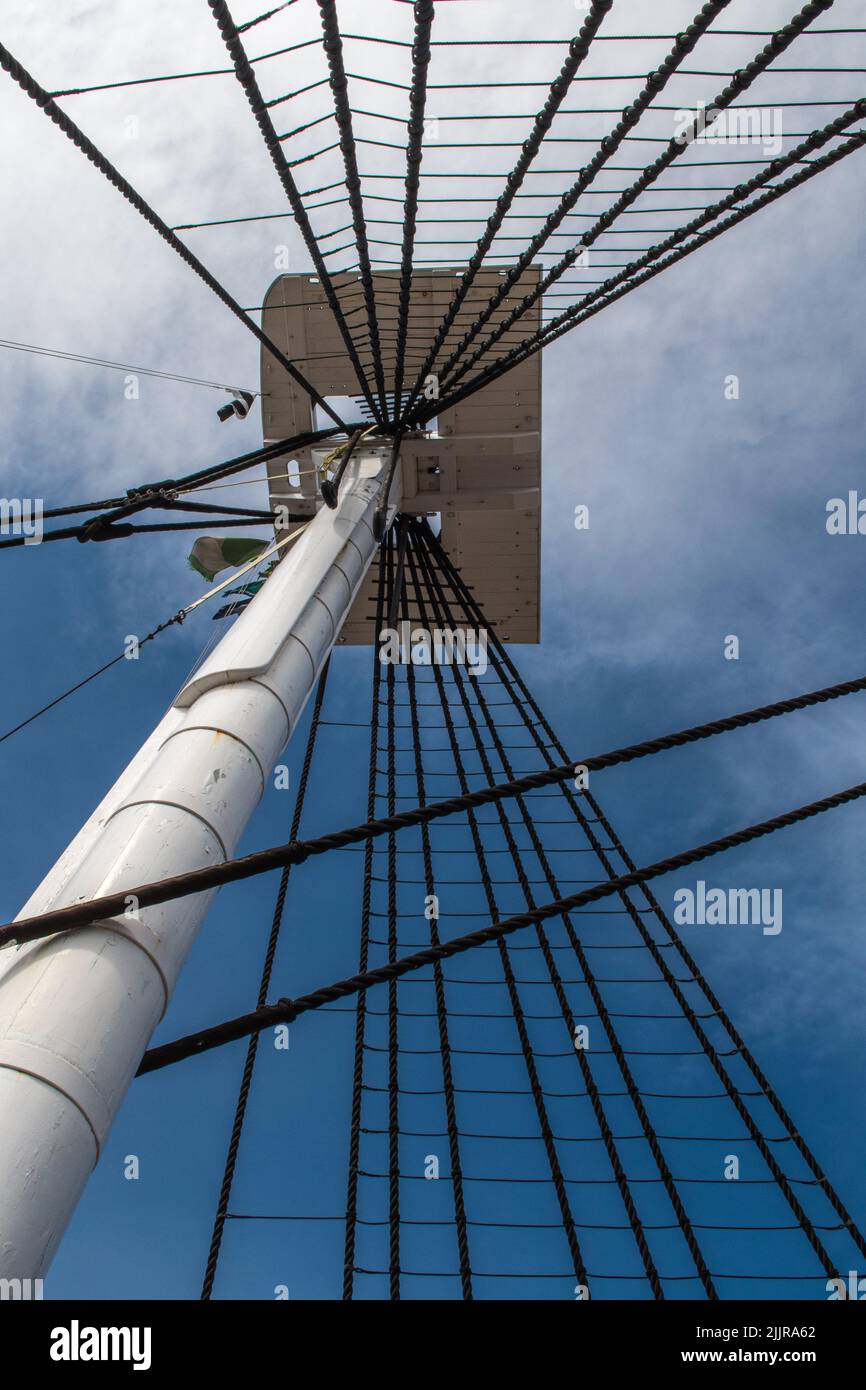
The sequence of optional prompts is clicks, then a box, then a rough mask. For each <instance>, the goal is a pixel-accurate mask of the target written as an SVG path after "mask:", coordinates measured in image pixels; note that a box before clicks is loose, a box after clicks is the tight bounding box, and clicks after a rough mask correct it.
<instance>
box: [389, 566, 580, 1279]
mask: <svg viewBox="0 0 866 1390" xmlns="http://www.w3.org/2000/svg"><path fill="white" fill-rule="evenodd" d="M418 560H419V564H420V567H421V570H422V572H423V574H424V579H425V586H426V588H427V591H428V593H429V595H430V601H431V606H432V609H433V615H434V617H435V619H436V621H437V623H438V624H440V625H441V623H442V611H443V605H444V606H445V608H446V611H447V604H445V603H444V595H443V594H442V590H441V588H438V589H437V587H436V586H435V585H434V583H433V582H431V572H430V569H429V567H428V565H427V556H426V554H425V552H424V551H423V550H419V552H418ZM416 592H417V595H418V602H419V610H420V613H421V621H422V623H424V625H425V626H427V622H426V608H425V605H424V599H423V595H422V593H421V589H420V587H419V588H418V589H417V590H416ZM453 670H454V668H453V667H452V673H453ZM433 674H434V679H435V681H436V685H437V688H438V692H439V698H440V702H441V705H442V715H443V718H444V720H445V726H446V729H447V731H448V740H449V743H450V745H451V752H452V756H453V758H454V766H455V770H456V773H457V777H458V780H459V783H460V790H461V793H465V792H467V791H468V790H469V782H468V779H467V777H466V772H465V769H464V767H463V760H462V758H461V755H460V744H459V740H458V738H457V733H456V730H455V728H454V721H453V719H452V717H451V710H450V707H449V703H448V697H447V694H446V692H445V686H444V682H443V679H442V672H441V668H440V667H439V666H438V665H437V664H436V663H434V664H433ZM467 816H468V820H469V827H470V831H471V834H472V843H473V847H474V849H475V857H476V859H477V861H478V870H479V873H480V875H481V882H482V885H483V888H484V895H485V897H486V899H487V908H488V911H489V913H490V920H491V921H493V922H496V921H498V920H499V909H498V906H497V902H496V894H495V892H494V889H493V882H492V879H491V876H490V870H489V868H488V865H487V856H486V855H485V852H484V845H483V842H482V838H481V834H480V831H479V829H478V821H477V818H476V816H475V812H474V810H473V808H472V807H468V808H467ZM496 944H497V949H498V952H499V961H500V965H501V967H502V973H503V976H504V979H505V985H506V988H507V990H508V998H509V1002H510V1005H511V1011H512V1014H513V1015H514V1022H515V1026H516V1028H517V1035H518V1038H519V1041H520V1050H521V1053H522V1054H523V1061H524V1065H525V1067H526V1074H527V1077H528V1080H529V1087H530V1091H531V1093H532V1099H533V1103H534V1105H535V1112H536V1115H537V1117H538V1125H539V1129H540V1131H541V1138H542V1142H543V1144H544V1149H545V1153H546V1155H547V1161H548V1165H549V1167H550V1176H551V1180H552V1182H553V1188H554V1191H555V1193H556V1199H557V1202H558V1204H559V1211H560V1216H561V1219H562V1227H563V1231H564V1233H565V1238H566V1241H567V1242H568V1249H569V1253H570V1255H571V1260H572V1265H573V1268H574V1273H575V1277H576V1278H577V1280H578V1282H579V1283H581V1284H584V1285H586V1286H587V1287H588V1283H589V1279H588V1275H587V1270H586V1266H585V1264H584V1260H583V1254H582V1251H581V1248H580V1243H579V1241H578V1238H577V1230H576V1227H575V1224H574V1216H573V1213H572V1210H571V1203H570V1201H569V1198H568V1192H567V1191H566V1186H565V1178H564V1175H563V1172H562V1167H561V1165H560V1162H559V1154H558V1153H557V1149H556V1141H555V1139H554V1137H553V1130H552V1128H551V1125H550V1118H549V1116H548V1113H547V1105H546V1102H545V1099H544V1092H543V1089H542V1086H541V1081H540V1078H539V1075H538V1069H537V1067H536V1064H535V1056H534V1054H533V1051H532V1044H531V1042H530V1039H529V1034H528V1032H527V1028H526V1020H525V1017H524V1012H523V1006H522V1004H521V1001H520V992H519V990H518V988H517V981H516V979H515V976H514V971H513V969H512V966H511V957H510V954H509V951H508V947H507V946H506V944H505V942H504V941H502V940H499V941H498V942H497V943H496Z"/></svg>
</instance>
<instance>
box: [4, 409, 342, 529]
mask: <svg viewBox="0 0 866 1390" xmlns="http://www.w3.org/2000/svg"><path fill="white" fill-rule="evenodd" d="M366 428H367V426H366V425H365V426H362V430H363V429H366ZM337 433H338V430H337V429H336V428H332V429H327V430H311V431H308V432H307V433H306V434H302V435H296V436H295V437H294V438H293V439H281V440H279V441H277V442H276V443H274V444H266V445H265V446H264V447H263V448H261V449H253V450H252V451H251V452H250V453H248V454H239V455H238V456H237V457H235V458H233V459H227V460H226V461H225V462H223V463H217V464H213V465H211V467H209V468H202V469H199V470H198V472H196V473H188V474H187V475H186V476H185V477H181V478H177V479H175V478H166V479H164V480H163V481H162V482H160V483H142V484H139V485H138V486H137V487H131V488H128V489H127V493H126V496H125V497H110V498H106V499H103V500H102V501H99V502H81V503H75V504H74V505H72V506H68V507H54V508H50V509H47V510H45V511H44V512H43V513H42V516H43V519H45V520H47V519H52V518H59V517H65V516H75V515H77V514H79V513H81V512H92V511H101V512H102V513H111V514H112V515H121V514H129V513H130V512H131V511H132V510H136V511H137V510H140V509H142V508H144V507H149V506H167V505H173V504H174V499H175V498H176V497H179V496H182V495H184V494H186V493H188V492H194V491H196V490H198V489H200V488H202V489H203V488H206V487H207V486H208V485H209V484H211V483H212V482H216V481H219V480H220V479H223V478H228V477H232V476H234V475H235V474H237V473H243V472H246V471H247V470H248V469H250V468H254V467H255V466H256V465H258V464H260V463H268V462H271V461H273V460H275V459H278V458H281V457H282V455H283V454H289V455H290V454H292V453H293V452H295V451H296V450H301V449H305V448H308V447H309V445H310V444H316V443H318V442H319V441H320V440H323V439H330V438H331V437H332V436H333V435H335V434H337ZM186 506H187V509H193V508H195V509H196V510H201V509H202V508H201V507H200V505H198V504H194V503H188V504H186ZM220 510H233V511H237V512H240V511H242V510H244V509H242V508H231V509H226V508H221V509H220ZM250 514H252V513H250ZM255 515H257V516H260V517H267V518H268V519H271V518H273V517H274V516H276V515H277V514H276V513H273V512H267V513H264V512H262V513H255ZM306 519H307V518H306V517H301V516H300V515H298V516H295V515H293V514H291V513H290V514H289V515H288V517H287V520H289V521H296V520H306ZM110 520H111V515H108V516H106V515H102V516H99V517H91V518H90V519H89V520H88V521H87V522H84V523H83V524H82V525H81V526H74V527H67V528H61V529H58V530H57V531H48V532H46V533H45V534H44V535H43V537H42V540H43V541H46V540H72V539H74V540H88V539H98V540H102V539H113V538H114V536H115V535H120V534H122V533H121V532H120V531H119V530H118V531H116V532H114V533H113V535H111V536H107V537H106V536H101V535H98V534H94V533H95V532H98V530H99V529H100V526H101V525H104V524H106V523H107V522H109V521H110ZM213 524H216V523H213ZM132 529H142V528H132ZM127 534H128V533H127ZM23 543H24V538H23V537H20V536H13V537H8V538H6V539H4V540H0V549H7V548H9V547H11V546H18V545H23Z"/></svg>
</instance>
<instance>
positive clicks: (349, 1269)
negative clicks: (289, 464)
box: [343, 555, 386, 1301]
mask: <svg viewBox="0 0 866 1390" xmlns="http://www.w3.org/2000/svg"><path fill="white" fill-rule="evenodd" d="M385 602H386V596H385V566H384V565H383V564H382V562H381V555H380V559H379V576H378V583H377V587H376V631H377V632H379V631H381V627H382V622H383V620H384V616H385ZM381 682H382V665H381V662H380V661H379V654H378V650H377V648H376V645H375V643H374V645H373V679H372V687H373V696H372V709H371V713H370V757H369V770H368V773H367V816H368V819H371V820H372V818H373V817H374V816H375V814H376V744H377V741H378V736H379V692H380V690H381ZM372 871H373V841H372V840H371V839H368V840H367V842H366V844H365V846H364V884H363V890H362V897H361V941H360V955H359V961H358V971H359V973H360V974H362V975H363V974H364V973H365V972H366V970H367V967H368V962H369V955H370V907H371V902H372V892H373V881H372ZM366 1010H367V1001H366V996H365V995H364V994H359V995H358V1005H357V1013H356V1018H355V1059H354V1067H353V1072H352V1110H351V1121H350V1128H349V1158H348V1176H347V1194H346V1233H345V1250H344V1257H343V1299H344V1300H346V1301H348V1300H350V1299H351V1297H352V1293H353V1285H354V1278H353V1275H354V1268H355V1242H356V1238H357V1226H358V1173H359V1169H360V1156H361V1118H362V1105H363V1091H364V1041H365V1034H366V1021H367V1012H366Z"/></svg>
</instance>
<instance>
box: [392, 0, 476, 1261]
mask: <svg viewBox="0 0 866 1390" xmlns="http://www.w3.org/2000/svg"><path fill="white" fill-rule="evenodd" d="M433 16H434V9H433V4H432V0H419V3H418V4H416V6H415V42H414V43H413V45H412V92H411V95H410V98H409V122H408V127H407V133H408V140H407V144H406V201H405V203H404V205H403V254H402V263H401V266H400V295H399V308H398V311H397V349H396V361H395V366H394V419H395V421H396V420H397V419H399V417H400V415H401V413H402V404H403V373H404V365H405V360H406V339H407V334H408V329H409V303H410V299H411V296H412V257H413V254H414V249H415V231H416V222H417V217H418V189H419V187H420V183H421V161H422V158H423V145H424V112H425V110H426V105H427V71H428V68H429V66H430V31H431V28H432V25H433ZM461 1268H462V1266H461Z"/></svg>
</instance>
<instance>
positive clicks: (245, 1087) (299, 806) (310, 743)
mask: <svg viewBox="0 0 866 1390" xmlns="http://www.w3.org/2000/svg"><path fill="white" fill-rule="evenodd" d="M329 665H330V662H328V663H326V665H325V666H324V667H323V669H322V673H321V675H320V676H319V681H318V685H317V686H316V698H315V702H314V705H313V714H312V719H311V721H310V731H309V734H308V735H307V746H306V750H305V752H304V761H303V764H302V767H301V776H300V780H299V782H298V792H297V796H296V797H295V806H294V811H293V813H292V822H291V830H290V832H289V833H290V838H291V839H293V840H294V839H295V838H296V837H297V835H298V831H299V830H300V827H301V816H302V815H303V810H304V802H305V800H306V795H307V786H308V784H309V780H310V767H311V765H312V761H313V753H314V751H315V747H316V735H317V734H318V731H319V721H320V718H321V714H322V701H323V700H324V698H325V687H326V685H327V681H328V669H329ZM291 872H292V866H291V864H287V865H286V867H285V868H284V869H283V872H282V874H281V875H280V884H279V888H278V889H277V898H276V903H275V904H274V915H273V919H272V921H271V929H270V932H269V934H268V940H267V945H266V947H265V956H264V962H263V964H262V973H261V979H260V981H259V992H258V997H257V1000H256V1007H257V1008H259V1009H260V1008H262V1007H263V1005H264V1004H265V1003H266V1002H267V998H268V993H269V991H270V987H271V975H272V973H273V968H274V958H275V956H276V953H277V945H278V943H279V939H280V931H281V928H282V925H283V909H284V907H285V903H286V893H287V891H288V887H289V877H290V875H291ZM258 1046H259V1034H258V1033H253V1034H251V1036H250V1040H249V1043H248V1045H247V1055H246V1057H245V1059H244V1068H243V1072H242V1073H241V1081H240V1086H239V1087H238V1098H237V1102H236V1105H235V1115H234V1120H233V1122H232V1128H231V1134H230V1137H229V1143H228V1150H227V1152H226V1161H225V1166H224V1168H223V1177H222V1183H221V1184H220V1191H219V1196H218V1198H217V1205H216V1211H215V1213H214V1223H213V1230H212V1232H211V1239H210V1247H209V1249H208V1256H207V1263H206V1265H205V1272H204V1280H203V1282H202V1290H201V1297H202V1299H204V1300H207V1299H209V1298H210V1297H211V1295H212V1293H213V1286H214V1279H215V1278H216V1271H217V1264H218V1262H219V1257H220V1250H221V1248H222V1240H223V1235H224V1233H225V1223H226V1217H227V1214H228V1205H229V1202H230V1200H231V1194H232V1184H233V1183H234V1177H235V1169H236V1168H237V1161H238V1149H239V1148H240V1142H241V1136H242V1135H243V1129H244V1121H245V1120H246V1113H247V1103H248V1101H249V1096H250V1087H251V1086H252V1081H253V1072H254V1071H255V1065H256V1057H257V1054H258Z"/></svg>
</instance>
